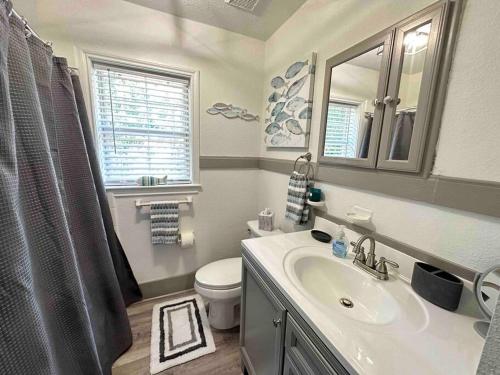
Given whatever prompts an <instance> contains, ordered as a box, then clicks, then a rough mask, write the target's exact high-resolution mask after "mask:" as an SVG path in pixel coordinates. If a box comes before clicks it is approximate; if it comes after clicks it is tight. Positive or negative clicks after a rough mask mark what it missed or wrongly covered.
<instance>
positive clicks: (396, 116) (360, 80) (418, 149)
mask: <svg viewBox="0 0 500 375" xmlns="http://www.w3.org/2000/svg"><path fill="white" fill-rule="evenodd" d="M450 6H451V2H450V1H442V2H439V3H437V4H435V5H433V6H431V7H429V8H427V9H425V10H423V11H421V12H419V13H417V14H416V15H414V16H412V17H410V18H408V19H406V20H404V21H402V22H400V23H398V24H397V25H395V26H393V27H391V28H389V29H387V30H384V31H382V32H380V33H379V34H377V35H375V36H373V37H371V38H369V39H367V40H365V41H363V42H361V43H359V44H358V45H356V46H354V47H352V48H350V49H348V50H346V51H344V52H342V53H340V54H339V55H337V56H334V57H332V58H330V59H328V60H327V62H326V71H325V85H324V96H323V109H322V117H321V139H320V145H319V146H320V147H319V155H318V161H319V163H320V164H339V165H348V166H354V167H363V168H374V169H381V170H393V171H404V172H413V173H419V172H421V167H422V161H423V158H424V155H425V153H426V152H427V153H433V152H434V150H433V149H431V148H433V145H432V144H429V143H430V142H428V138H429V134H432V133H431V128H432V126H434V125H435V124H433V118H435V117H433V116H434V115H435V113H434V112H433V111H436V110H437V109H436V106H434V104H435V102H436V101H437V96H438V95H440V94H439V93H437V92H436V91H437V90H436V88H437V87H439V79H440V78H442V77H440V71H441V69H440V67H441V65H442V64H441V63H442V60H443V58H444V55H445V52H444V51H445V50H446V48H445V47H446V43H451V42H450V38H447V34H448V33H447V24H448V22H446V21H447V20H448V19H449V18H450V17H449V13H450V9H449V8H450ZM434 134H436V132H434Z"/></svg>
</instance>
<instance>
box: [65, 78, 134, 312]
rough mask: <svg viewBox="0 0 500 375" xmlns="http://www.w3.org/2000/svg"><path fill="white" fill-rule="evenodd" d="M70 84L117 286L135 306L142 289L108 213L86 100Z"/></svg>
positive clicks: (76, 83) (76, 85)
mask: <svg viewBox="0 0 500 375" xmlns="http://www.w3.org/2000/svg"><path fill="white" fill-rule="evenodd" d="M71 81H72V83H73V89H74V91H75V100H76V106H77V109H78V115H79V118H80V124H81V126H82V131H83V137H84V139H85V146H86V149H87V154H88V157H89V163H90V168H91V172H92V173H91V174H92V177H93V181H94V185H95V189H96V192H97V198H98V200H99V205H100V208H101V215H102V220H103V224H104V229H105V230H106V238H107V240H108V245H109V249H110V253H111V259H112V260H113V265H114V267H115V272H116V277H117V278H118V282H119V284H120V289H121V291H122V296H123V299H124V301H125V305H127V306H128V305H130V304H131V303H133V302H137V301H139V300H141V299H142V292H141V290H140V289H139V285H138V284H137V281H136V279H135V277H134V274H133V272H132V268H131V267H130V264H129V262H128V259H127V256H126V255H125V251H124V250H123V247H122V244H121V242H120V239H119V238H118V236H117V235H116V232H115V229H114V227H113V219H112V217H111V211H110V209H109V204H108V199H107V197H106V190H105V189H104V181H103V179H102V176H101V171H100V169H99V161H98V160H97V151H96V149H95V147H94V139H93V137H92V129H91V127H90V123H89V120H88V117H87V110H86V108H85V101H84V100H83V92H82V87H81V84H80V79H79V77H78V75H76V74H71Z"/></svg>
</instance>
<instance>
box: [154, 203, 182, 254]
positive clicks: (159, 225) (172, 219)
mask: <svg viewBox="0 0 500 375" xmlns="http://www.w3.org/2000/svg"><path fill="white" fill-rule="evenodd" d="M150 215H151V242H152V243H153V244H162V245H172V244H176V243H177V239H178V236H179V203H177V202H151V212H150Z"/></svg>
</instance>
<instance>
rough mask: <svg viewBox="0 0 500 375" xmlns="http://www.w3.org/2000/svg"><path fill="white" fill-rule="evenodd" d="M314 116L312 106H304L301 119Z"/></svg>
mask: <svg viewBox="0 0 500 375" xmlns="http://www.w3.org/2000/svg"><path fill="white" fill-rule="evenodd" d="M311 117H312V107H307V108H304V109H303V110H302V111H300V113H299V118H300V119H301V120H309V119H310V118H311Z"/></svg>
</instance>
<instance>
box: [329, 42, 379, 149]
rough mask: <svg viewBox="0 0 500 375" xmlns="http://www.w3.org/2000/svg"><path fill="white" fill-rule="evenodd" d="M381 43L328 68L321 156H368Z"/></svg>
mask: <svg viewBox="0 0 500 375" xmlns="http://www.w3.org/2000/svg"><path fill="white" fill-rule="evenodd" d="M382 54H383V45H380V46H378V47H376V48H374V49H372V50H370V51H368V52H365V53H364V54H362V55H359V56H357V57H355V58H353V59H351V60H349V61H347V62H345V63H342V64H340V65H337V66H334V67H333V68H332V76H331V80H330V92H329V95H330V97H329V104H328V112H327V121H326V131H325V145H324V152H323V155H324V156H330V157H340V158H361V159H366V158H367V157H368V151H369V147H370V136H371V130H372V122H373V112H374V109H375V108H374V104H373V100H374V99H375V98H376V97H377V89H378V84H379V76H380V71H381V65H382Z"/></svg>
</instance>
